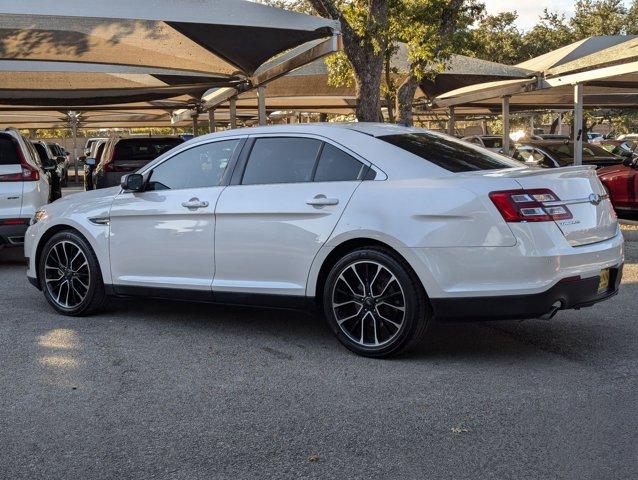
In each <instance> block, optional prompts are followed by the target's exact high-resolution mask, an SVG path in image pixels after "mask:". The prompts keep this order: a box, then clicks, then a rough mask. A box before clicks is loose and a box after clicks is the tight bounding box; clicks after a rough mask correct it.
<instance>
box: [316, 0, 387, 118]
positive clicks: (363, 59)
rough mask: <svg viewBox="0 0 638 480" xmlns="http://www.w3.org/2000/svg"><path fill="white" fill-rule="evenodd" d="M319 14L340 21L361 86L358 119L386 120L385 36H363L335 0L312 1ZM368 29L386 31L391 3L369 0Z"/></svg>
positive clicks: (357, 80) (357, 109) (357, 81)
mask: <svg viewBox="0 0 638 480" xmlns="http://www.w3.org/2000/svg"><path fill="white" fill-rule="evenodd" d="M308 1H309V2H310V4H311V5H312V6H313V8H314V9H315V10H316V11H317V13H318V14H319V15H321V16H322V17H325V18H332V19H334V20H339V22H340V23H341V34H342V37H343V49H344V51H345V53H346V55H347V57H348V60H350V63H351V64H352V68H353V69H354V73H355V78H356V84H357V108H356V114H357V119H358V120H359V121H360V122H379V121H383V116H382V115H381V77H382V75H383V60H384V57H385V51H386V48H387V40H386V39H385V37H384V36H381V38H378V37H377V38H376V39H375V40H376V41H377V43H378V44H379V45H377V47H378V49H375V45H374V43H373V38H371V37H365V36H361V35H359V34H358V33H357V32H356V31H355V30H354V29H353V28H352V26H351V25H350V24H349V23H348V20H347V19H346V18H345V17H344V16H343V14H342V12H341V11H340V10H339V8H338V7H337V2H335V0H308ZM368 5H369V7H368V8H369V12H368V28H370V29H372V30H377V31H384V30H385V28H386V27H387V24H388V0H369V2H368Z"/></svg>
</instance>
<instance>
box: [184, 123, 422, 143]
mask: <svg viewBox="0 0 638 480" xmlns="http://www.w3.org/2000/svg"><path fill="white" fill-rule="evenodd" d="M331 130H347V131H355V132H359V133H363V134H365V135H370V136H372V137H381V136H385V135H397V134H402V133H419V132H422V131H423V130H422V129H420V128H415V127H405V126H402V125H395V124H392V123H373V122H352V123H337V122H335V123H329V122H318V123H311V124H282V125H268V126H262V127H246V128H236V129H232V130H224V131H223V132H216V133H209V134H207V135H201V136H198V137H195V138H197V139H202V138H205V137H208V136H211V137H213V138H218V137H220V136H231V135H233V136H234V135H260V134H273V133H316V134H324V135H325V134H327V133H329V132H330V131H331Z"/></svg>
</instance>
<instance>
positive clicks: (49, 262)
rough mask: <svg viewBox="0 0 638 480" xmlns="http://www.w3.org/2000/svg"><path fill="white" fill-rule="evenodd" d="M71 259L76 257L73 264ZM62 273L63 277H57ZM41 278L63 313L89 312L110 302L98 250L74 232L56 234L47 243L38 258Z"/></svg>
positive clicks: (48, 296)
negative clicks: (107, 298) (107, 301)
mask: <svg viewBox="0 0 638 480" xmlns="http://www.w3.org/2000/svg"><path fill="white" fill-rule="evenodd" d="M78 252H80V253H78ZM76 254H77V255H76ZM69 259H73V260H72V261H71V262H70V263H69V261H68V260H69ZM84 263H86V265H84ZM57 267H60V268H59V269H58V268H57ZM59 276H60V279H59V280H56V279H58V277H59ZM38 278H39V279H40V284H41V286H42V291H43V292H44V297H45V298H46V299H47V301H48V302H49V304H50V305H51V306H52V307H53V308H54V309H55V310H56V311H57V312H58V313H61V314H63V315H70V316H82V315H89V314H91V313H94V312H96V311H98V310H99V309H101V308H102V307H103V306H104V303H105V302H106V292H105V289H104V282H103V281H102V272H101V271H100V265H99V263H98V260H97V257H96V256H95V252H94V251H93V249H92V248H91V246H90V245H89V243H88V242H87V241H86V240H85V239H84V238H83V237H82V236H81V235H79V234H78V233H76V232H74V231H71V230H66V231H62V232H59V233H56V234H55V235H53V236H52V237H51V238H50V239H49V240H48V241H47V242H46V244H45V245H44V248H43V249H42V253H41V254H40V259H39V261H38ZM65 282H66V284H65ZM69 285H71V286H72V288H69Z"/></svg>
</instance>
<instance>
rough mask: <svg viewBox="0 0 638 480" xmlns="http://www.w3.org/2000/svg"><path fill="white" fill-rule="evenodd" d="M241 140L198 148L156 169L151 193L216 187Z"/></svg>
mask: <svg viewBox="0 0 638 480" xmlns="http://www.w3.org/2000/svg"><path fill="white" fill-rule="evenodd" d="M239 142H240V140H239V139H234V140H223V141H219V142H213V143H205V144H203V145H198V146H196V147H193V148H189V149H188V150H184V151H183V152H180V153H178V154H177V155H175V156H173V157H171V158H169V159H168V160H166V161H165V162H163V163H161V164H159V165H158V166H156V167H155V168H153V172H152V173H151V178H150V180H149V185H148V190H168V189H170V190H178V189H185V188H203V187H216V186H218V185H220V184H221V181H222V178H223V176H224V172H225V171H226V168H227V166H228V163H229V162H230V159H231V158H232V156H233V152H234V151H235V149H236V148H237V145H239Z"/></svg>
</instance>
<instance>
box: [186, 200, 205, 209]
mask: <svg viewBox="0 0 638 480" xmlns="http://www.w3.org/2000/svg"><path fill="white" fill-rule="evenodd" d="M207 206H208V202H207V201H203V202H202V201H201V200H200V199H199V198H191V199H190V200H189V201H188V202H182V207H186V208H188V209H192V210H195V209H197V208H205V207H207Z"/></svg>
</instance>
